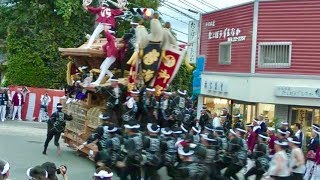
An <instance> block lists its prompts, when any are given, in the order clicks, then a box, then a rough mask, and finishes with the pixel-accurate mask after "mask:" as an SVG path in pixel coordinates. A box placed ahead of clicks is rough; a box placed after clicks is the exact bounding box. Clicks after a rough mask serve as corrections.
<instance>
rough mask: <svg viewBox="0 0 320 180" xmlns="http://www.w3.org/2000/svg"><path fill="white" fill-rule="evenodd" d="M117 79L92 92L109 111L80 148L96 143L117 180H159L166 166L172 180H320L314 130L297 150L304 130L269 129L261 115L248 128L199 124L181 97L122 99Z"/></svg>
mask: <svg viewBox="0 0 320 180" xmlns="http://www.w3.org/2000/svg"><path fill="white" fill-rule="evenodd" d="M125 88H126V87H125V86H123V85H121V84H119V82H118V80H117V79H111V86H108V87H96V91H97V93H105V94H108V96H107V97H108V98H107V102H106V107H107V108H106V109H107V112H106V113H105V114H103V115H100V119H101V121H102V124H101V126H99V127H98V128H97V129H96V130H95V132H94V133H93V134H92V135H91V136H90V137H89V138H88V139H87V140H86V141H85V142H84V143H83V144H82V145H81V146H79V147H78V149H82V148H84V147H85V146H86V145H87V144H90V143H97V146H98V150H99V152H98V153H97V154H96V155H95V162H96V166H97V168H98V167H101V166H102V167H104V166H108V167H110V168H111V169H112V170H113V171H114V172H115V173H116V174H117V175H118V176H119V177H120V179H127V177H128V176H130V177H131V179H141V177H142V178H144V179H160V176H159V174H158V170H159V169H160V168H162V167H166V170H167V174H168V175H169V176H170V177H171V178H172V179H188V178H191V179H207V178H209V179H231V178H233V179H238V175H239V172H245V174H244V177H245V179H248V178H249V177H250V176H253V175H255V177H256V179H261V178H262V177H270V178H271V179H289V178H293V179H308V180H309V179H317V177H320V146H319V134H320V127H319V125H317V124H313V125H312V133H311V134H312V135H311V139H310V140H309V141H308V143H307V145H306V149H307V153H306V154H304V153H303V151H302V149H301V148H302V147H303V146H302V143H303V139H305V137H304V134H303V132H302V127H301V124H295V125H294V127H295V128H294V130H292V129H291V128H290V126H289V123H288V122H286V121H283V122H281V126H279V127H278V126H277V127H268V123H266V122H265V119H264V117H263V115H259V116H258V117H257V118H255V119H254V120H253V121H252V123H249V124H245V123H244V122H243V121H242V119H241V115H239V114H236V115H230V114H229V113H228V109H227V108H225V109H223V110H222V113H221V115H220V116H218V115H217V114H216V113H213V114H212V115H211V113H210V111H208V110H207V109H206V108H205V107H203V108H202V110H201V115H200V118H196V108H195V106H194V105H193V103H192V101H191V100H190V98H188V97H187V93H186V91H181V90H178V91H176V92H168V91H163V93H162V95H161V96H160V97H155V95H154V92H155V90H154V88H151V87H146V88H142V89H141V90H140V91H139V90H132V91H131V92H130V94H129V96H127V95H128V94H127V93H126V89H125Z"/></svg>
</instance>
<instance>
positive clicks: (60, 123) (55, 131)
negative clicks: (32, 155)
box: [42, 105, 73, 154]
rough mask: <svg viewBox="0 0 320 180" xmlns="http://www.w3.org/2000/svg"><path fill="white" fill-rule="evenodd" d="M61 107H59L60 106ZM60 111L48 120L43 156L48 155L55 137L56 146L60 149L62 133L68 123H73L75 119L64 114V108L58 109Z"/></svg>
mask: <svg viewBox="0 0 320 180" xmlns="http://www.w3.org/2000/svg"><path fill="white" fill-rule="evenodd" d="M58 106H59V105H58ZM57 109H58V110H57V111H56V112H54V113H53V114H52V115H51V118H50V119H49V120H48V122H47V123H48V131H47V139H46V141H45V143H44V150H43V152H42V154H46V152H47V148H48V145H49V143H50V141H51V140H52V138H53V137H54V145H55V146H57V147H58V148H60V144H59V139H60V136H61V133H63V132H64V129H65V127H66V121H71V120H72V119H73V118H72V116H71V115H68V114H66V113H64V112H62V108H59V107H58V108H57Z"/></svg>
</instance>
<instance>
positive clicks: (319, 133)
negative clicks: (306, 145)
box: [312, 129, 320, 135]
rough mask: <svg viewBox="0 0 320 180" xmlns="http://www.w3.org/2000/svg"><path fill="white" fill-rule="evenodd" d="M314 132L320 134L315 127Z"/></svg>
mask: <svg viewBox="0 0 320 180" xmlns="http://www.w3.org/2000/svg"><path fill="white" fill-rule="evenodd" d="M312 131H313V132H315V133H317V134H318V135H320V132H318V131H317V130H315V129H312Z"/></svg>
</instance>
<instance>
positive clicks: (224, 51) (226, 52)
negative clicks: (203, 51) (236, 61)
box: [219, 42, 231, 65]
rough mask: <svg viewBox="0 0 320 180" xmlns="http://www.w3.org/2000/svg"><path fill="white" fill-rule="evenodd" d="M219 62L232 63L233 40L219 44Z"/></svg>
mask: <svg viewBox="0 0 320 180" xmlns="http://www.w3.org/2000/svg"><path fill="white" fill-rule="evenodd" d="M219 64H225V65H228V64H231V42H221V43H220V44H219Z"/></svg>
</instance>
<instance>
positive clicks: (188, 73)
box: [170, 63, 193, 95]
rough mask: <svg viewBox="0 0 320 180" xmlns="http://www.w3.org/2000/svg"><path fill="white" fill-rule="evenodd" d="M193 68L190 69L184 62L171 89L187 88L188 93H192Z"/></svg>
mask: <svg viewBox="0 0 320 180" xmlns="http://www.w3.org/2000/svg"><path fill="white" fill-rule="evenodd" d="M192 79H193V75H192V70H189V69H188V68H187V66H186V65H185V64H184V63H183V64H182V65H181V67H180V69H179V71H178V73H177V75H176V77H175V78H174V79H173V81H172V82H171V84H170V90H171V91H175V90H178V89H180V90H187V91H188V95H191V94H192Z"/></svg>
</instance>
